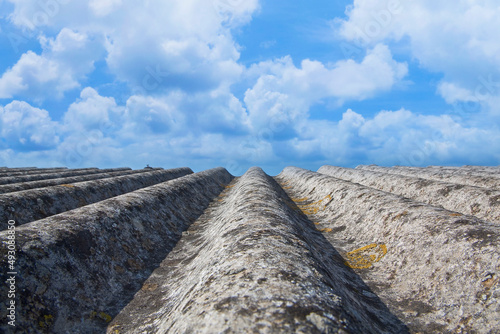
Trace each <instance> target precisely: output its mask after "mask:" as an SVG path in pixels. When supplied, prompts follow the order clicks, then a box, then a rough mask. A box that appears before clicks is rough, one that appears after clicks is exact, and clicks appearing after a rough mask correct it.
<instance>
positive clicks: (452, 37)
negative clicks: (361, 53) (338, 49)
mask: <svg viewBox="0 0 500 334" xmlns="http://www.w3.org/2000/svg"><path fill="white" fill-rule="evenodd" d="M347 16H348V18H347V19H346V20H337V23H338V27H339V33H340V34H341V36H343V37H344V38H346V39H348V40H350V41H352V42H353V43H355V44H358V45H364V46H367V45H375V44H377V43H380V42H388V41H390V40H394V41H400V40H402V39H403V38H405V37H408V40H409V43H410V46H411V53H412V56H413V57H415V58H416V59H418V60H419V62H420V63H421V64H422V65H423V66H424V67H425V68H427V69H430V70H432V71H436V72H441V73H443V74H444V75H445V79H446V80H447V81H452V82H453V83H455V84H458V85H461V86H464V87H465V88H468V89H472V90H474V89H475V88H476V87H477V86H478V85H480V84H481V83H480V78H481V77H484V78H486V77H487V76H488V75H490V74H494V75H495V76H498V75H499V74H500V73H499V70H498V69H499V68H500V44H499V43H498V33H497V32H498V31H500V20H498V17H499V16H500V5H499V3H498V2H497V1H492V0H485V1H470V0H457V1H454V2H453V4H452V5H451V3H450V2H447V1H444V0H438V1H430V0H425V1H408V0H385V1H369V0H354V3H353V5H352V6H351V7H350V8H349V10H348V11H347ZM496 80H498V78H497V79H496Z"/></svg>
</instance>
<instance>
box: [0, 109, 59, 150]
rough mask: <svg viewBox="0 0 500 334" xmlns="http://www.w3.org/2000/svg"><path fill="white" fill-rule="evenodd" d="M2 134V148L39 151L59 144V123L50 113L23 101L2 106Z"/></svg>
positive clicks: (0, 117)
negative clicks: (52, 118)
mask: <svg viewBox="0 0 500 334" xmlns="http://www.w3.org/2000/svg"><path fill="white" fill-rule="evenodd" d="M0 132H1V137H2V146H4V148H5V146H6V148H9V149H15V150H18V151H28V150H31V151H38V150H42V149H47V148H53V147H55V146H56V145H57V144H58V143H59V136H58V134H57V123H56V122H54V121H52V120H51V118H50V116H49V113H48V112H47V111H46V110H43V109H38V108H34V107H32V106H30V105H29V104H28V103H26V102H22V101H13V102H11V103H9V104H8V105H6V106H5V107H2V106H0Z"/></svg>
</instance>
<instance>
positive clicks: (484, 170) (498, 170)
mask: <svg viewBox="0 0 500 334" xmlns="http://www.w3.org/2000/svg"><path fill="white" fill-rule="evenodd" d="M399 167H403V166H399ZM409 168H417V167H409ZM427 168H429V169H436V170H439V171H442V172H445V173H446V172H452V173H454V172H459V173H462V174H465V175H484V174H490V176H493V177H497V178H500V167H493V166H462V167H449V166H428V167H427Z"/></svg>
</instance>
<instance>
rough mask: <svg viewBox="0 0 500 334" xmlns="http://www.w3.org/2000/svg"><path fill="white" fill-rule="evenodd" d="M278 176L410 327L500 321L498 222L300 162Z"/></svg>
mask: <svg viewBox="0 0 500 334" xmlns="http://www.w3.org/2000/svg"><path fill="white" fill-rule="evenodd" d="M277 180H278V181H279V182H280V183H281V184H282V185H283V186H284V187H285V188H287V189H286V191H287V193H288V194H289V195H290V197H292V198H293V199H295V202H296V203H297V205H298V206H299V208H301V210H302V211H303V212H305V213H306V214H307V215H308V217H309V218H310V219H311V220H312V221H313V222H315V223H316V224H317V226H318V228H319V229H320V230H321V231H323V232H324V235H325V236H326V238H327V239H328V240H329V241H330V242H331V243H332V245H333V246H334V247H335V248H336V249H337V250H338V251H339V252H340V253H341V254H342V255H343V256H344V258H345V259H346V263H348V264H349V265H350V266H351V267H353V268H354V269H355V270H356V272H357V273H359V275H360V276H361V277H363V279H364V280H365V282H366V283H367V285H368V286H370V288H372V289H373V291H375V292H376V294H377V295H378V296H379V297H380V298H381V299H382V300H383V301H384V302H385V303H387V305H388V306H389V308H390V309H391V310H392V311H393V312H394V313H395V314H396V315H397V316H398V317H399V318H400V319H401V320H403V321H404V322H405V323H406V324H407V325H408V326H409V327H410V329H411V330H412V331H414V332H416V333H417V332H422V333H443V332H445V333H448V332H449V333H451V332H453V333H472V332H478V333H488V332H490V333H494V332H495V330H496V329H498V328H500V317H499V314H500V286H499V285H498V277H499V275H500V247H499V246H500V240H499V239H500V238H499V236H500V227H499V226H498V225H494V224H491V223H487V222H484V221H481V220H479V219H477V218H475V217H472V216H463V215H460V214H457V213H454V212H451V211H447V210H444V209H441V208H437V207H433V206H430V205H425V204H423V203H419V202H414V201H411V200H409V199H406V198H403V197H399V196H396V195H393V194H389V193H386V192H382V191H379V190H375V189H373V188H369V187H364V186H362V185H359V184H355V183H352V182H347V181H343V180H340V179H337V178H333V177H330V176H327V175H322V174H319V173H314V172H311V171H306V170H303V169H299V168H285V170H284V171H283V172H282V173H281V174H280V175H279V176H278V177H277ZM370 252H371V253H370Z"/></svg>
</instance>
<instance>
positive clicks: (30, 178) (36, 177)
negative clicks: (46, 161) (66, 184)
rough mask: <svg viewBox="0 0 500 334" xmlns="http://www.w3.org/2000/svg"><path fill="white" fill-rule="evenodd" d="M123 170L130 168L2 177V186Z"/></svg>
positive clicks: (0, 179) (0, 182) (73, 170)
mask: <svg viewBox="0 0 500 334" xmlns="http://www.w3.org/2000/svg"><path fill="white" fill-rule="evenodd" d="M122 170H130V168H109V169H91V170H88V169H84V170H81V169H80V170H75V169H69V170H62V171H60V172H57V173H53V172H51V173H41V174H38V173H37V174H31V175H20V176H19V175H17V176H8V177H0V184H11V183H20V182H29V181H37V180H49V179H57V178H61V177H70V176H77V175H88V174H99V173H110V172H118V171H122Z"/></svg>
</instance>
